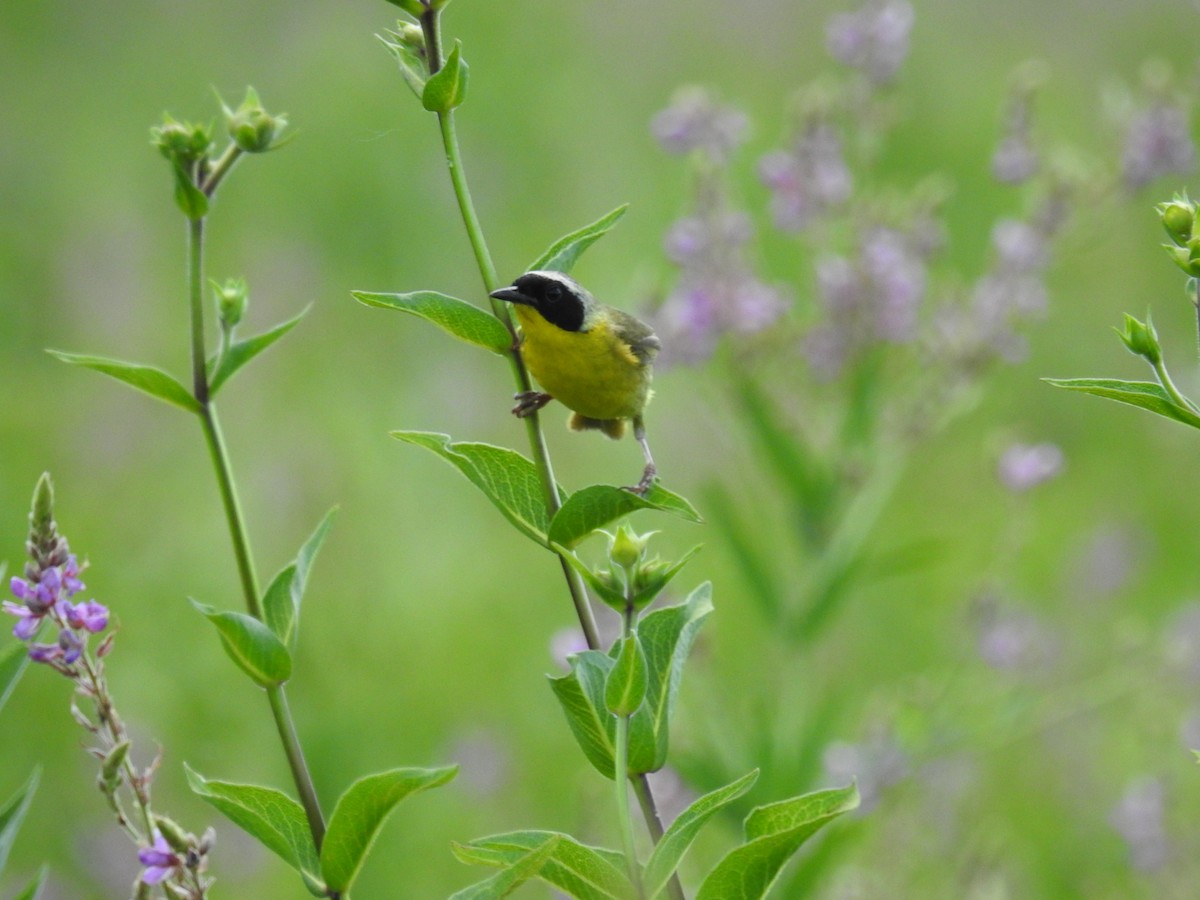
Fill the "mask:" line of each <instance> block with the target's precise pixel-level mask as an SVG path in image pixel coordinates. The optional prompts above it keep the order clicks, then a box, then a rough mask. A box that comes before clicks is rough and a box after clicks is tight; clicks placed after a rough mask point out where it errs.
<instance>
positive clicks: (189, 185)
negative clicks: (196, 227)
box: [171, 162, 208, 222]
mask: <svg viewBox="0 0 1200 900" xmlns="http://www.w3.org/2000/svg"><path fill="white" fill-rule="evenodd" d="M171 171H172V173H173V174H174V176H175V205H176V206H178V207H179V210H180V212H182V213H183V214H184V215H185V216H187V217H188V218H189V219H191V220H192V221H193V222H194V221H196V220H198V219H203V218H204V217H205V216H206V215H208V195H207V194H205V193H204V191H202V190H200V188H198V187H196V182H195V181H194V180H193V179H192V174H191V172H190V171H188V169H186V168H184V167H183V166H182V165H180V164H179V163H178V162H174V163H172V165H171Z"/></svg>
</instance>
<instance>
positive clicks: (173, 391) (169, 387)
mask: <svg viewBox="0 0 1200 900" xmlns="http://www.w3.org/2000/svg"><path fill="white" fill-rule="evenodd" d="M46 352H47V353H49V354H50V355H51V356H53V357H55V358H56V359H61V360H62V361H63V362H65V363H70V364H71V365H73V366H82V367H83V368H85V369H93V370H94V371H97V372H103V373H104V374H105V375H108V376H110V377H112V378H115V379H117V381H123V382H125V383H126V384H128V385H130V386H131V387H135V388H137V389H138V390H139V391H144V392H145V393H147V394H149V395H150V396H151V397H157V398H158V399H159V400H165V401H166V402H167V403H171V404H173V405H175V406H178V407H180V408H181V409H186V410H187V411H188V412H193V413H199V412H200V404H199V403H198V402H196V398H195V397H193V396H192V395H191V393H189V392H188V390H187V388H185V387H184V386H183V385H182V384H180V383H179V382H178V381H176V380H175V379H174V378H172V377H171V376H170V375H168V374H167V373H166V372H164V371H162V369H155V368H153V367H152V366H142V365H138V364H137V363H128V362H122V361H121V360H117V359H106V358H105V357H102V356H84V355H82V354H78V353H64V352H63V351H61V350H47V351H46Z"/></svg>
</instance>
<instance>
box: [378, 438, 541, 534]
mask: <svg viewBox="0 0 1200 900" xmlns="http://www.w3.org/2000/svg"><path fill="white" fill-rule="evenodd" d="M392 437H394V438H396V440H399V441H405V442H407V443H409V444H416V445H417V446H418V447H424V448H426V449H427V450H432V451H433V452H434V453H436V454H437V455H438V456H440V457H442V459H444V460H446V462H448V463H450V464H451V465H452V466H454V467H455V468H456V469H458V470H459V471H460V472H462V473H463V475H465V476H467V478H468V479H469V480H470V482H471V483H472V484H474V485H475V486H476V487H477V488H479V489H480V490H481V491H483V493H484V494H485V495H486V496H487V498H488V499H489V500H491V501H492V503H493V504H495V506H496V508H497V509H499V510H500V512H502V513H503V514H504V517H505V518H506V519H508V521H510V522H511V523H512V524H513V525H514V526H515V527H516V529H517V530H518V531H520V532H521V533H522V534H524V535H526V536H528V537H530V538H532V539H533V540H535V541H537V542H538V543H539V544H542V545H543V546H544V545H545V544H546V529H547V528H548V527H549V524H550V517H549V515H548V514H547V513H546V497H545V494H544V493H543V492H542V481H541V478H539V477H538V473H537V469H536V468H535V467H534V465H533V463H532V462H530V461H529V460H528V459H526V458H525V457H524V456H522V455H521V454H520V453H517V452H516V451H514V450H509V449H508V448H507V447H496V446H493V445H492V444H479V443H467V442H465V441H464V442H459V443H451V441H450V436H449V435H446V434H434V433H433V432H428V431H393V432H392Z"/></svg>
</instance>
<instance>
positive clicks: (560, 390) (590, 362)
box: [516, 306, 651, 419]
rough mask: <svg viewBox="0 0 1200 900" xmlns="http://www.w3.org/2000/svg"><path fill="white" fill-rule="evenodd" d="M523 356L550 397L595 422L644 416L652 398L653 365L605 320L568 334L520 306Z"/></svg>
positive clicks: (530, 310)
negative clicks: (620, 336)
mask: <svg viewBox="0 0 1200 900" xmlns="http://www.w3.org/2000/svg"><path fill="white" fill-rule="evenodd" d="M516 313H517V319H518V320H519V321H520V323H521V329H522V331H523V332H524V335H525V339H524V343H523V344H522V345H521V355H522V356H523V357H524V358H525V365H526V366H527V367H528V368H529V373H530V374H531V375H533V377H534V378H536V379H537V382H538V384H540V385H541V386H542V389H543V390H545V391H546V393H548V394H550V395H551V396H552V397H554V399H555V400H558V401H559V402H560V403H562V404H563V405H564V406H566V407H567V408H568V409H571V410H574V411H575V412H577V413H579V414H580V415H582V416H587V417H588V418H592V419H628V418H632V417H633V416H636V415H640V414H641V412H642V410H643V409H644V408H645V406H646V401H647V400H648V399H649V396H650V371H651V370H650V367H649V366H647V365H644V364H643V363H642V362H641V361H640V360H639V359H638V358H637V356H635V355H634V353H633V351H632V350H630V349H629V345H628V344H626V343H625V342H624V341H622V340H621V339H620V338H618V337H617V336H616V335H615V334H614V333H613V331H612V329H611V327H610V325H609V322H608V321H607V320H606V319H604V318H603V317H600V318H598V319H597V321H596V322H595V323H594V324H593V325H592V326H591V327H590V328H589V329H588V330H587V331H564V330H563V329H561V328H559V327H558V326H557V325H552V324H550V323H549V322H547V321H546V320H545V319H543V318H542V317H541V315H540V314H539V313H537V312H536V311H534V310H533V309H530V308H529V307H526V306H517V307H516Z"/></svg>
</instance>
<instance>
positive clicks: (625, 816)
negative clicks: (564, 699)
mask: <svg viewBox="0 0 1200 900" xmlns="http://www.w3.org/2000/svg"><path fill="white" fill-rule="evenodd" d="M628 593H629V588H628V585H627V586H626V596H628ZM633 621H634V608H633V604H632V603H627V604H626V605H625V615H624V616H623V623H622V624H623V627H622V629H621V636H622V637H623V638H624V639H625V640H626V641H628V640H630V639H631V638H632V637H633ZM613 755H614V769H615V771H614V772H613V783H614V785H615V786H616V791H617V824H618V827H619V828H620V829H621V848H622V850H624V852H625V866H626V868H627V869H628V870H629V880H630V881H631V882H632V883H633V887H634V890H635V891H636V893H637V896H638V897H643V896H644V891H643V890H642V875H641V871H640V869H639V868H638V859H637V844H636V843H635V842H634V838H633V820H632V819H630V818H629V716H628V715H619V716H617V736H616V747H615V748H614V751H613Z"/></svg>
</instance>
